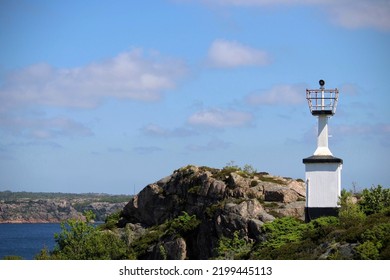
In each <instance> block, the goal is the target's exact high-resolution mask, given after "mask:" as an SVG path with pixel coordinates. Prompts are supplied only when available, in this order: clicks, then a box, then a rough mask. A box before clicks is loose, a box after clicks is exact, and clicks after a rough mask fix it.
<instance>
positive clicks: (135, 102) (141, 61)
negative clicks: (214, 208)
mask: <svg viewBox="0 0 390 280" xmlns="http://www.w3.org/2000/svg"><path fill="white" fill-rule="evenodd" d="M0 42H1V44H0V104H1V105H0V190H13V191H52V192H104V193H113V194H117V193H123V194H133V193H134V191H136V192H138V191H139V190H140V189H142V188H143V187H144V186H145V185H146V184H148V183H152V182H154V181H156V180H158V179H160V178H162V177H164V176H167V175H169V174H171V173H172V172H173V171H174V170H175V169H178V168H180V167H182V166H185V165H188V164H194V165H207V166H211V167H216V168H221V167H223V166H225V165H226V164H227V163H229V162H232V161H234V164H237V165H240V166H243V165H245V164H250V165H252V166H253V167H255V168H256V169H257V170H258V171H266V172H269V173H271V174H274V175H280V176H286V177H293V178H304V165H303V164H302V159H303V158H305V157H308V156H310V155H312V154H313V152H314V150H315V149H316V127H317V120H316V118H314V117H313V116H311V114H310V112H309V109H308V106H307V103H306V99H305V89H306V88H318V80H319V79H324V80H325V81H326V85H325V86H326V87H327V88H338V89H339V90H340V99H339V103H338V108H337V113H336V115H335V116H334V117H332V118H331V119H330V120H329V126H330V135H331V137H330V139H329V146H330V149H331V151H332V152H333V154H334V155H335V156H337V157H340V158H342V159H343V160H344V165H343V171H342V186H343V187H344V188H346V189H351V186H352V183H354V184H356V186H357V187H358V188H365V187H370V186H372V185H376V184H382V185H384V186H386V187H388V186H389V185H390V175H389V172H388V167H389V166H390V160H389V156H390V154H389V149H390V142H389V136H390V122H389V117H390V113H389V109H388V106H389V104H390V97H389V96H390V92H389V89H388V88H389V85H388V83H389V77H390V75H389V74H390V71H389V67H390V55H389V50H390V2H389V1H387V0H385V1H380V0H375V1H372V0H353V1H352V0H338V1H335V0H291V1H287V0H278V1H270V0H225V1H222V0H220V1H218V0H214V1H213V0H203V1H191V0H187V1H186V0H171V1H169V0H166V1H163V0H161V1H155V0H153V1H151V0H145V1H39V0H38V1H21V0H16V1H14V0H12V1H11V0H1V1H0Z"/></svg>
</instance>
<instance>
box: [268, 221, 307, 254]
mask: <svg viewBox="0 0 390 280" xmlns="http://www.w3.org/2000/svg"><path fill="white" fill-rule="evenodd" d="M305 229H306V224H304V223H303V222H302V221H299V220H297V219H295V218H292V217H283V218H278V219H275V220H274V221H273V222H272V223H266V224H264V225H263V231H264V232H265V237H266V241H264V242H263V243H262V244H261V247H270V248H273V249H275V248H279V247H281V246H282V245H285V244H287V243H292V242H296V241H299V240H301V238H302V233H303V232H304V230H305Z"/></svg>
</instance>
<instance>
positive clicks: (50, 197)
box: [0, 191, 130, 223]
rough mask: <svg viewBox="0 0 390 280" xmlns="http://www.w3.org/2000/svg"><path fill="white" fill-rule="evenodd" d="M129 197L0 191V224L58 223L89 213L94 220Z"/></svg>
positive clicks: (114, 210) (112, 209)
mask: <svg viewBox="0 0 390 280" xmlns="http://www.w3.org/2000/svg"><path fill="white" fill-rule="evenodd" d="M126 199H127V200H128V199H130V196H122V197H121V196H110V195H102V194H79V195H78V194H59V193H27V192H20V193H13V192H9V191H7V192H0V223H59V222H63V221H66V220H68V219H79V218H83V212H84V211H87V210H91V211H92V212H93V213H94V214H95V216H96V221H104V219H105V218H106V217H107V216H108V215H111V214H112V213H114V212H116V211H120V210H121V209H122V208H123V207H124V206H125V205H126V202H122V201H124V200H126Z"/></svg>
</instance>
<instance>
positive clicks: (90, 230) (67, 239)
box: [40, 211, 126, 260]
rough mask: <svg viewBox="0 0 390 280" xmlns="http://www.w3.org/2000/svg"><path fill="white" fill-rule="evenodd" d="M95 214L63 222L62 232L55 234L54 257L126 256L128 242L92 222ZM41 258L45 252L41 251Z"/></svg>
mask: <svg viewBox="0 0 390 280" xmlns="http://www.w3.org/2000/svg"><path fill="white" fill-rule="evenodd" d="M93 218H94V214H93V213H92V211H88V212H86V213H85V219H86V220H85V221H82V220H74V219H71V220H68V221H67V222H66V223H62V224H61V232H60V233H59V234H55V237H54V238H55V240H56V243H57V246H56V247H55V249H54V251H53V252H52V255H51V257H52V258H54V259H68V260H94V259H95V260H104V259H123V258H125V257H126V244H125V242H124V241H123V240H121V239H120V238H119V237H118V236H116V235H115V234H114V233H113V232H110V231H102V230H100V229H99V228H97V227H95V226H94V225H93V224H92V220H93ZM40 257H41V258H44V257H45V252H41V256H40Z"/></svg>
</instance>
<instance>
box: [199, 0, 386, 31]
mask: <svg viewBox="0 0 390 280" xmlns="http://www.w3.org/2000/svg"><path fill="white" fill-rule="evenodd" d="M202 2H203V3H205V4H208V5H210V4H211V5H219V6H236V7H240V6H241V7H263V6H292V5H295V6H297V5H304V6H316V7H318V8H319V9H322V10H324V11H325V12H326V13H328V15H329V16H330V18H331V20H332V21H333V22H335V23H336V24H338V25H340V26H343V27H346V28H365V27H371V28H377V29H382V30H390V16H389V15H390V1H388V0H203V1H202Z"/></svg>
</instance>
